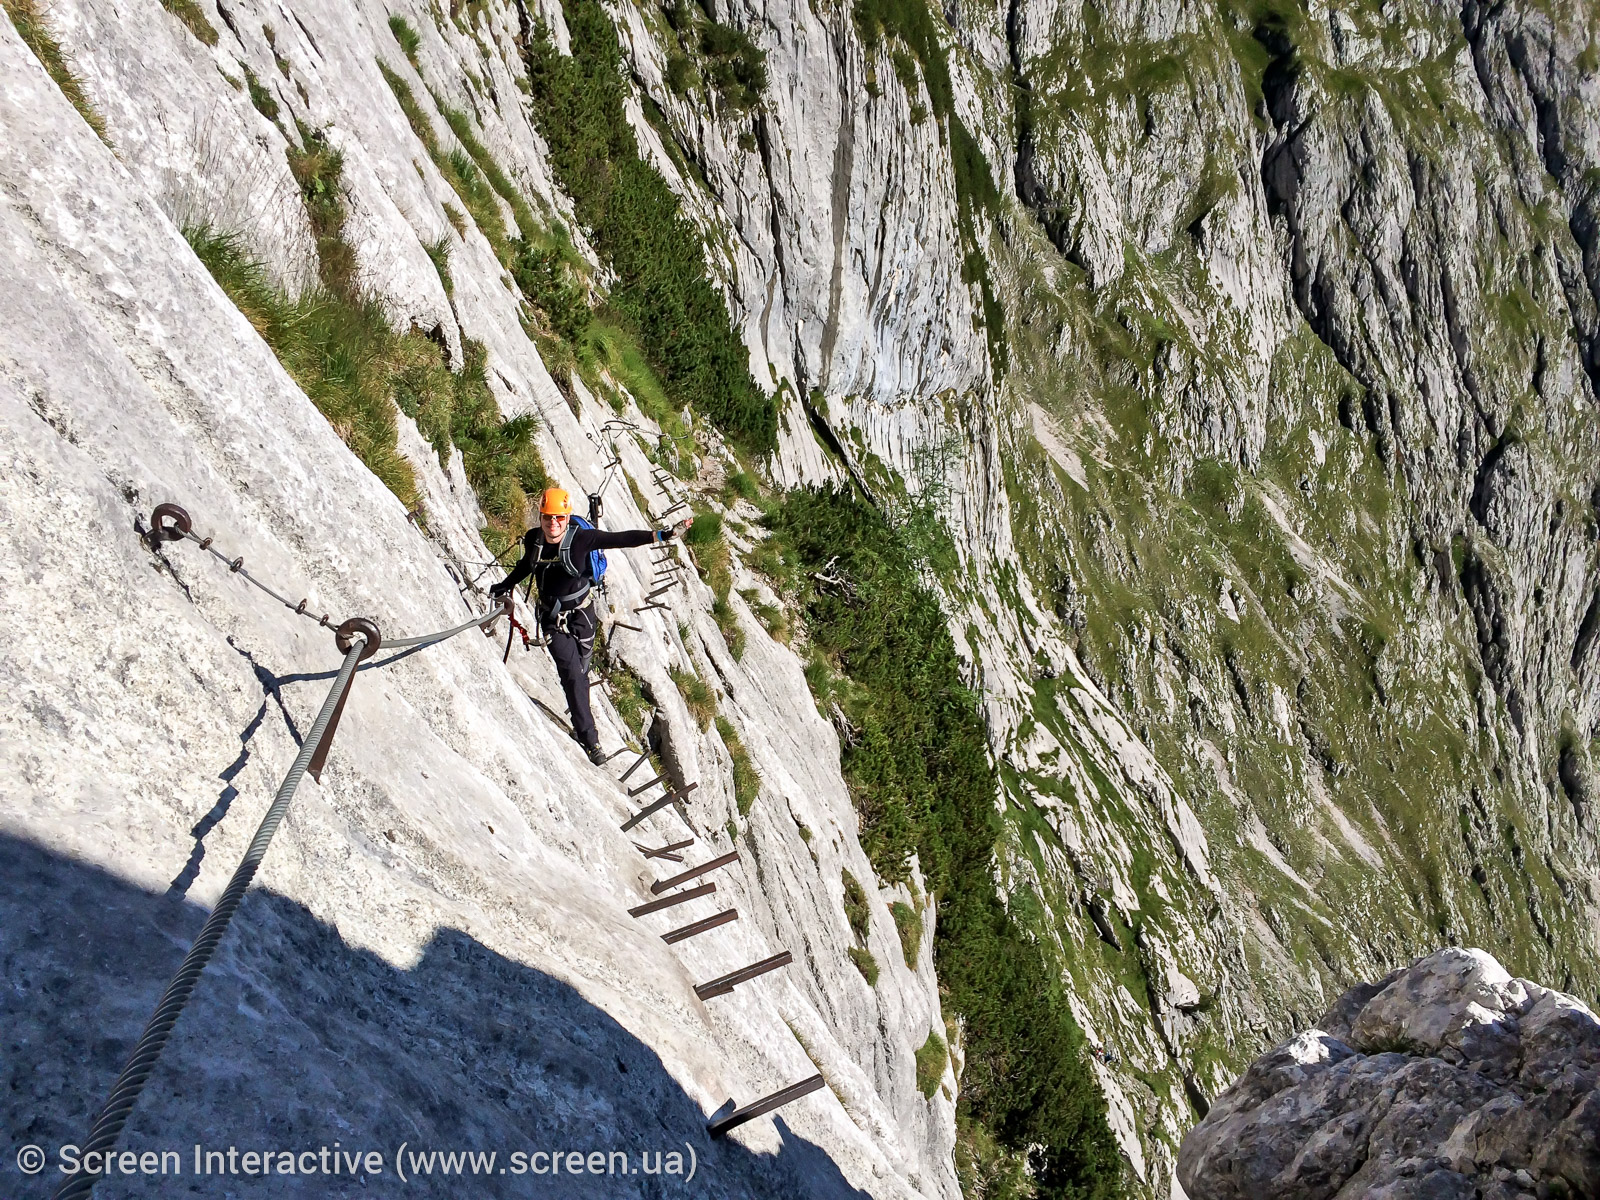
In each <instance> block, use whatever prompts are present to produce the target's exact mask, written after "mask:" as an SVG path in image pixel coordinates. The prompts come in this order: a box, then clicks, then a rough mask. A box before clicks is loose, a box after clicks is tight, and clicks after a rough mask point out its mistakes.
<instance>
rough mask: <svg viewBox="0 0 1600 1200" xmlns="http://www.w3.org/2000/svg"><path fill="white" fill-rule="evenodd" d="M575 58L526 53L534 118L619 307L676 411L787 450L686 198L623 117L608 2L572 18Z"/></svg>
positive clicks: (755, 443) (551, 48)
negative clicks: (683, 204)
mask: <svg viewBox="0 0 1600 1200" xmlns="http://www.w3.org/2000/svg"><path fill="white" fill-rule="evenodd" d="M564 11H565V13H566V20H567V28H568V31H569V33H570V34H571V41H572V56H571V57H565V56H563V55H561V54H560V53H559V52H558V51H557V50H556V48H555V45H554V44H553V43H552V42H551V40H550V38H549V36H548V33H546V32H545V31H543V30H540V31H539V33H538V35H537V36H536V37H534V38H533V39H532V40H531V41H530V43H529V45H528V49H527V63H528V79H529V83H530V85H531V88H532V97H533V113H534V118H535V121H536V123H537V124H538V126H539V131H540V133H541V134H543V136H544V138H545V141H546V143H547V144H548V145H549V147H550V164H551V167H552V168H553V169H554V171H555V174H556V178H557V179H558V180H559V181H560V182H561V186H562V187H563V188H564V189H565V190H566V192H567V194H568V195H569V196H571V197H572V201H573V206H574V208H575V209H576V211H577V214H578V218H579V219H580V220H581V221H582V222H583V224H584V226H585V227H586V228H588V229H590V230H592V231H593V238H592V240H593V242H594V245H595V248H596V249H597V250H598V251H599V253H600V255H601V257H602V258H604V260H605V262H606V264H607V265H608V266H609V267H610V268H611V270H612V271H613V272H614V273H615V275H616V280H617V281H616V286H615V287H614V288H613V290H612V292H611V296H610V301H609V305H610V308H611V310H612V311H613V312H614V313H615V314H616V316H617V318H618V319H619V321H620V322H621V323H623V324H625V325H626V326H627V327H628V329H629V330H630V332H632V333H633V334H634V335H635V336H636V337H637V339H638V343H639V345H640V347H641V348H642V349H643V351H644V353H645V356H646V357H647V358H648V359H649V362H650V365H651V367H652V368H653V369H654V371H655V373H656V375H657V376H658V377H659V378H660V380H661V382H662V384H663V385H664V387H665V389H666V392H667V394H668V395H669V396H670V397H671V398H672V401H673V403H674V405H675V406H676V407H679V408H682V407H690V408H693V409H695V410H696V411H698V412H702V413H704V414H705V415H706V416H708V417H709V418H710V419H711V420H712V421H713V422H714V423H715V424H716V425H717V427H718V428H719V429H721V430H722V431H723V432H724V433H725V434H727V435H728V437H729V438H731V439H732V440H734V441H735V442H737V443H739V444H740V445H742V446H744V447H745V448H747V449H749V450H751V451H753V452H758V453H760V452H765V451H768V450H770V449H771V448H772V447H773V446H774V445H775V444H776V441H777V431H778V415H777V404H776V401H775V400H774V399H773V398H772V397H770V396H767V395H765V394H764V393H763V392H762V391H761V390H760V388H758V387H757V386H756V383H755V381H754V380H753V379H752V378H751V377H750V371H749V354H748V352H747V351H746V350H745V347H744V343H743V342H742V341H741V340H740V338H739V336H738V334H737V333H736V332H735V331H734V328H733V325H732V322H731V321H730V320H729V317H728V311H727V308H726V306H725V305H724V304H723V301H722V297H721V295H720V294H718V292H717V290H716V288H714V287H713V286H712V285H711V283H710V281H709V280H708V279H707V278H706V269H705V251H704V246H703V244H702V241H701V238H700V235H699V233H698V231H697V230H696V229H695V227H694V226H693V225H692V224H690V223H689V222H688V221H687V220H685V219H684V217H683V215H682V213H681V212H680V211H679V203H678V198H677V197H676V196H675V195H674V194H673V192H672V189H671V188H669V187H668V186H667V183H666V181H665V180H664V179H662V178H661V176H660V175H659V174H657V172H656V171H655V169H654V168H653V167H651V166H650V165H649V164H648V163H646V162H645V161H644V159H643V158H641V157H640V155H639V148H638V144H637V142H636V141H635V139H634V135H633V130H632V129H631V128H630V126H629V125H628V121H627V118H626V116H625V115H624V113H623V101H624V99H625V97H626V95H627V83H626V79H627V76H626V74H625V72H624V69H623V63H622V53H621V50H620V48H619V46H618V44H617V35H616V30H615V29H614V28H613V27H612V24H611V18H610V17H609V16H608V15H607V14H606V11H605V9H604V8H603V7H602V6H601V5H600V4H599V3H598V0H569V3H567V4H566V5H565V9H564Z"/></svg>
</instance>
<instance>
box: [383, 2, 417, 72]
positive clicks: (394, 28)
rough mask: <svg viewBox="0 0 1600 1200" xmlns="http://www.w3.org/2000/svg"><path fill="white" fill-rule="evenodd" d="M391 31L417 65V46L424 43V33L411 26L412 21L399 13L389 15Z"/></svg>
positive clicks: (411, 60) (412, 62) (412, 63)
mask: <svg viewBox="0 0 1600 1200" xmlns="http://www.w3.org/2000/svg"><path fill="white" fill-rule="evenodd" d="M389 32H390V33H392V34H394V40H395V41H397V42H399V43H400V49H401V50H402V51H404V53H405V56H406V58H407V59H409V60H410V62H411V65H412V66H413V67H414V66H416V65H417V48H418V47H419V46H421V45H422V35H421V34H420V33H418V32H417V31H416V30H415V29H413V28H411V25H410V23H409V22H408V21H407V20H406V19H405V18H404V17H402V16H401V15H400V14H399V13H394V14H392V15H391V16H390V17H389Z"/></svg>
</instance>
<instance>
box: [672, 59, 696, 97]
mask: <svg viewBox="0 0 1600 1200" xmlns="http://www.w3.org/2000/svg"><path fill="white" fill-rule="evenodd" d="M694 82H695V74H694V63H692V62H690V61H689V56H688V55H687V54H669V55H667V86H668V87H669V88H671V89H672V94H673V95H675V96H687V95H688V94H689V89H690V88H692V87H693V86H694Z"/></svg>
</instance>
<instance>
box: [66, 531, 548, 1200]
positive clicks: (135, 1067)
mask: <svg viewBox="0 0 1600 1200" xmlns="http://www.w3.org/2000/svg"><path fill="white" fill-rule="evenodd" d="M169 522H170V524H169ZM150 526H151V527H150V531H149V533H148V534H147V535H146V542H147V543H148V544H149V545H150V547H151V548H152V549H156V548H158V547H159V546H160V544H161V543H162V542H176V541H181V540H183V539H184V538H187V539H189V540H190V541H193V542H196V543H198V544H199V546H200V548H201V549H202V550H208V551H210V552H211V554H212V555H214V556H215V557H216V558H218V559H220V560H221V561H222V562H224V563H227V564H228V569H229V570H231V571H232V572H233V573H234V574H236V575H242V576H244V578H245V579H247V580H248V581H249V582H250V583H252V584H254V585H255V586H256V587H258V588H260V589H261V590H262V591H263V592H266V593H267V595H269V596H271V597H272V598H273V599H274V600H277V601H278V602H279V603H280V604H282V605H283V606H284V607H285V608H288V609H289V610H290V611H291V612H294V613H297V614H298V615H300V616H309V614H308V613H307V612H306V601H304V600H302V601H301V602H300V603H299V604H298V605H295V604H292V603H290V602H289V601H288V600H286V599H285V598H284V597H283V596H282V595H280V594H279V593H278V592H276V591H274V590H273V589H272V588H270V587H268V586H267V585H266V584H264V583H262V582H261V581H260V580H259V579H256V578H255V577H254V576H252V575H250V574H249V573H248V572H246V571H245V570H244V559H243V558H242V557H241V558H237V559H234V560H232V561H229V559H228V558H227V557H226V556H225V555H223V554H220V553H218V552H217V551H216V550H215V549H213V547H212V544H211V539H210V538H200V537H197V536H195V534H194V533H193V530H192V525H191V522H190V520H189V514H188V513H187V512H185V511H184V510H183V509H181V508H179V507H178V506H177V505H176V504H162V505H160V506H158V507H157V508H156V510H155V512H153V513H152V514H151V516H150ZM510 609H511V605H510V601H509V598H508V599H507V603H506V604H505V605H504V607H502V608H497V609H494V610H492V611H490V612H489V613H488V614H486V615H485V616H482V617H478V618H475V619H474V620H471V621H464V622H462V623H461V624H460V625H456V626H454V627H452V628H450V629H441V630H439V631H438V632H437V633H426V634H422V635H421V636H419V637H409V638H395V639H392V640H389V641H385V640H384V639H383V636H382V634H381V633H380V632H379V630H378V626H377V625H376V624H375V623H373V622H372V621H370V620H368V619H367V618H365V617H352V618H350V619H349V620H347V621H344V622H342V623H341V624H340V625H339V626H338V627H337V628H336V629H335V630H334V645H336V646H337V647H338V649H339V652H340V653H341V654H343V655H344V660H343V662H341V663H340V664H339V671H338V674H337V675H336V676H335V678H334V681H333V686H332V687H331V688H329V689H328V695H327V697H326V698H325V699H324V700H323V701H322V708H321V709H320V710H319V711H318V713H317V719H316V720H315V721H314V722H313V723H312V726H311V730H310V732H309V733H307V734H306V738H305V741H304V742H303V743H301V746H300V752H299V753H298V754H296V755H295V759H294V762H293V763H292V764H291V765H290V767H289V773H288V774H287V775H285V776H284V777H283V782H282V783H281V784H280V785H279V786H278V792H277V795H275V796H274V797H273V800H272V804H271V806H270V807H269V808H268V809H267V814H266V816H264V817H263V818H262V819H261V825H260V826H259V827H258V828H257V829H256V834H255V837H253V838H251V839H250V846H249V849H247V850H246V851H245V855H244V858H243V859H242V860H240V862H239V865H238V867H236V868H235V869H234V872H233V877H232V878H231V879H229V880H228V886H227V887H226V888H224V889H223V892H222V898H221V899H220V900H218V901H217V904H216V907H215V908H213V909H212V910H211V915H210V916H209V917H207V918H206V923H205V925H204V926H202V927H201V929H200V934H199V936H198V937H196V938H195V940H194V944H193V945H192V946H191V947H190V948H189V952H188V953H187V954H186V955H184V957H183V962H182V963H181V964H180V965H179V967H178V970H177V973H176V974H175V975H174V976H173V977H172V982H171V983H169V984H168V985H167V988H166V991H165V992H163V993H162V995H161V1000H160V1002H159V1003H158V1004H157V1005H156V1010H155V1013H154V1015H152V1016H151V1018H150V1021H149V1023H148V1024H147V1025H146V1026H145V1028H144V1032H143V1033H142V1034H140V1035H139V1041H138V1043H137V1044H136V1045H135V1046H134V1048H133V1053H132V1054H131V1055H129V1056H128V1061H127V1065H126V1066H124V1067H123V1068H122V1073H121V1074H120V1075H118V1076H117V1081H116V1083H115V1084H114V1085H113V1086H112V1089H111V1095H110V1097H109V1098H108V1099H107V1100H106V1102H105V1106H104V1107H103V1108H101V1110H100V1114H99V1115H98V1116H97V1117H96V1118H95V1120H94V1124H93V1125H92V1126H91V1127H90V1130H89V1138H88V1140H87V1142H85V1143H84V1147H83V1149H84V1156H83V1157H84V1159H85V1160H87V1159H89V1157H90V1155H98V1156H99V1157H100V1159H101V1160H102V1161H103V1160H104V1158H105V1155H106V1154H107V1153H109V1152H110V1151H111V1150H112V1149H114V1148H115V1147H116V1144H117V1141H118V1139H119V1138H120V1137H121V1136H122V1130H123V1127H124V1126H126V1125H127V1123H128V1118H129V1117H130V1116H132V1115H133V1109H134V1106H135V1105H136V1104H137V1103H138V1102H139V1095H140V1093H141V1092H143V1091H144V1086H145V1084H146V1083H147V1082H148V1081H149V1078H150V1074H151V1072H152V1071H154V1070H155V1067H156V1063H157V1062H158V1061H159V1060H160V1058H161V1052H162V1050H163V1049H165V1047H166V1044H167V1041H168V1040H169V1039H170V1038H171V1036H172V1030H173V1027H174V1026H176V1025H177V1023H178V1018H179V1017H180V1016H181V1015H182V1014H183V1010H184V1007H185V1006H186V1005H187V1004H188V1003H189V999H190V997H191V996H192V995H193V994H194V989H195V987H196V985H197V984H198V983H199V981H200V976H201V974H202V973H203V972H204V971H205V969H206V964H207V963H209V962H210V961H211V956H212V955H213V954H214V953H215V952H216V949H217V946H218V944H219V943H220V942H221V941H222V936H223V934H225V933H226V932H227V930H228V924H229V922H231V921H232V920H233V915H234V913H235V911H236V910H237V909H238V907H239V905H240V903H241V902H242V901H243V900H244V895H245V892H247V891H248V890H249V888H250V883H251V881H252V880H253V879H254V878H255V874H256V870H257V869H258V868H259V867H260V866H261V860H262V859H263V858H265V857H266V853H267V847H268V846H269V845H271V843H272V839H273V836H274V835H275V834H276V833H277V832H278V826H280V825H281V824H283V819H284V817H286V816H287V815H288V812H289V804H290V802H291V801H292V800H293V799H294V795H295V792H296V791H297V790H299V787H300V780H301V779H302V778H304V777H305V776H306V775H310V776H311V777H312V778H313V779H317V780H320V778H321V775H322V768H323V766H324V765H325V764H326V762H327V758H328V748H329V747H330V746H331V745H332V744H333V735H334V733H335V731H336V730H337V728H338V724H339V717H340V714H342V713H343V712H344V703H345V700H346V698H348V696H349V694H350V686H351V683H352V682H353V681H354V679H355V673H356V668H357V666H358V665H359V664H360V663H362V662H363V661H365V660H366V659H369V658H371V657H372V656H373V655H374V654H376V653H377V652H378V651H379V650H400V649H406V648H409V647H418V648H420V647H423V646H431V645H434V644H435V643H437V642H442V641H444V640H446V639H447V638H452V637H454V636H455V635H456V634H458V633H462V632H464V631H465V630H468V629H473V628H476V627H478V626H481V625H488V624H490V623H492V622H494V621H496V620H498V619H499V618H500V617H502V616H510V615H511V613H510ZM311 619H312V620H315V621H317V623H318V624H319V625H323V626H328V625H330V622H329V619H328V617H327V616H326V615H324V616H323V617H322V618H321V619H320V620H318V619H317V618H315V617H312V618H311ZM512 620H513V624H515V618H512ZM524 636H526V634H524ZM508 648H509V647H508ZM99 1179H100V1176H99V1174H97V1173H90V1172H85V1171H81V1170H80V1171H78V1172H76V1173H74V1174H73V1175H71V1176H70V1177H68V1178H67V1179H66V1180H65V1181H64V1182H63V1183H62V1184H61V1186H60V1187H59V1188H57V1189H56V1192H55V1197H54V1200H82V1198H83V1197H86V1196H88V1195H89V1194H90V1193H91V1192H92V1191H93V1190H94V1185H95V1183H96V1182H97V1181H98V1180H99Z"/></svg>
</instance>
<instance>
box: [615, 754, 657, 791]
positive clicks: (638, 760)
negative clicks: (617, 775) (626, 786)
mask: <svg viewBox="0 0 1600 1200" xmlns="http://www.w3.org/2000/svg"><path fill="white" fill-rule="evenodd" d="M649 757H650V751H648V750H646V751H645V752H644V753H643V754H641V755H639V757H638V758H636V759H634V760H633V766H631V767H629V768H628V769H627V770H626V771H624V772H623V773H622V778H621V779H619V780H617V782H618V783H627V782H628V776H629V775H632V774H633V773H634V772H635V771H637V770H638V769H639V768H640V767H642V766H643V765H644V760H645V759H647V758H649Z"/></svg>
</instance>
